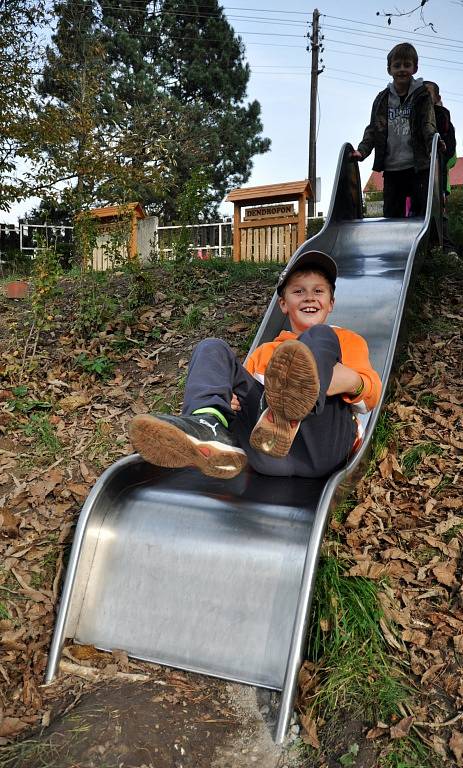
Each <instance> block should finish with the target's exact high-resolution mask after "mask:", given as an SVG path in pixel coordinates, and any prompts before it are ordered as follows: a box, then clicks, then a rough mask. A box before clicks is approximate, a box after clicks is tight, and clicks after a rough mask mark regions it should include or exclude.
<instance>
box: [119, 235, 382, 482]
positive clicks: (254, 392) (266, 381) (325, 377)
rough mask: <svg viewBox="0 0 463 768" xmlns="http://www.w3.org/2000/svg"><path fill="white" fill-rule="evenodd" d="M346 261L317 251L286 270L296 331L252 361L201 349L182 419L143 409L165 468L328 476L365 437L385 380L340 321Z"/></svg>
mask: <svg viewBox="0 0 463 768" xmlns="http://www.w3.org/2000/svg"><path fill="white" fill-rule="evenodd" d="M336 277H337V267H336V263H335V262H334V260H333V259H332V258H331V257H330V256H328V255H327V254H325V253H322V252H321V251H312V250H308V251H307V252H306V253H304V254H302V255H301V256H300V258H299V259H298V260H297V261H296V262H295V263H294V264H293V265H292V266H290V267H286V268H285V269H284V270H283V272H282V273H281V275H280V277H279V280H278V283H277V288H276V290H277V293H278V297H279V299H278V301H279V305H280V308H281V311H282V312H283V314H285V315H287V317H288V320H289V325H290V327H291V330H290V331H282V332H281V333H280V334H279V335H278V336H277V338H276V339H274V340H273V341H271V342H267V343H265V344H262V345H261V346H259V347H257V348H256V349H255V350H254V352H253V353H252V354H251V355H250V356H249V358H248V359H247V361H246V363H245V365H242V364H241V362H240V361H239V360H238V359H237V357H236V355H235V354H234V352H233V351H232V349H231V348H230V347H229V346H228V344H227V343H226V342H225V341H222V340H221V339H205V340H204V341H201V342H200V343H199V344H198V346H197V347H196V348H195V350H194V352H193V356H192V358H191V361H190V365H189V369H188V377H187V381H186V387H185V397H184V404H183V411H182V415H181V416H171V415H166V414H155V415H148V414H147V415H139V416H135V418H134V419H133V420H132V422H131V423H130V426H129V434H130V439H131V441H132V444H133V447H134V448H135V450H136V451H138V453H140V454H141V456H142V457H143V458H144V459H145V460H146V461H148V462H151V463H152V464H155V465H157V466H162V467H187V466H193V467H196V468H197V469H199V470H200V471H201V472H203V473H204V474H206V475H211V476H213V477H220V478H232V477H235V476H236V475H237V474H239V473H240V472H241V471H242V470H243V469H244V467H245V466H246V464H247V463H248V462H249V464H250V465H251V466H252V467H253V469H255V470H256V471H257V472H260V473H262V474H265V475H279V476H287V477H291V476H294V475H298V476H301V477H323V476H325V475H328V474H331V473H332V472H334V471H335V470H337V469H339V468H341V467H342V466H343V465H344V464H345V463H346V462H347V461H348V459H349V457H350V456H351V454H352V452H353V451H354V450H355V448H356V447H357V445H358V443H359V424H358V421H357V418H356V416H355V413H354V410H357V411H358V410H360V411H363V412H366V411H369V410H371V409H372V408H374V406H375V405H376V404H377V402H378V399H379V396H380V392H381V381H380V378H379V376H378V374H377V373H376V371H374V370H373V368H372V366H371V364H370V360H369V354H368V347H367V343H366V341H365V340H364V339H363V338H362V337H361V336H359V335H358V334H356V333H354V332H353V331H350V330H348V329H346V328H338V327H331V326H329V325H327V319H328V316H329V314H330V312H331V311H332V309H333V306H334V291H335V284H336Z"/></svg>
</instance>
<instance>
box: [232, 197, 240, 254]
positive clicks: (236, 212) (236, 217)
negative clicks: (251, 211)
mask: <svg viewBox="0 0 463 768" xmlns="http://www.w3.org/2000/svg"><path fill="white" fill-rule="evenodd" d="M240 224H241V205H240V203H235V205H234V208H233V261H241V231H240Z"/></svg>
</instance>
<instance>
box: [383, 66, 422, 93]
mask: <svg viewBox="0 0 463 768" xmlns="http://www.w3.org/2000/svg"><path fill="white" fill-rule="evenodd" d="M417 69H418V67H417V65H416V64H415V62H414V61H412V60H411V59H392V61H391V64H390V66H389V67H388V72H389V74H390V75H391V76H392V79H393V80H394V85H395V89H396V91H397V93H398V94H400V95H403V94H405V93H407V91H408V89H409V87H410V80H411V79H412V77H413V75H414V74H415V72H416V71H417Z"/></svg>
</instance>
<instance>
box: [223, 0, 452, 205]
mask: <svg viewBox="0 0 463 768" xmlns="http://www.w3.org/2000/svg"><path fill="white" fill-rule="evenodd" d="M418 5H419V2H418V0H399V3H397V0H393V2H391V4H390V5H387V4H386V5H383V4H382V0H378V2H377V1H376V0H354V2H351V3H346V2H344V1H343V0H323V2H322V3H321V4H320V5H319V6H318V10H319V11H320V14H321V16H320V28H321V34H322V35H324V40H323V45H324V48H325V50H324V52H323V53H322V54H321V56H322V58H323V64H324V66H325V70H324V72H323V74H321V75H320V77H319V81H318V82H319V104H318V105H317V112H318V139H317V176H320V177H321V188H322V198H321V202H320V203H319V204H318V206H317V208H318V210H319V211H323V212H325V213H326V211H327V208H328V203H329V199H330V194H331V187H332V183H333V176H334V172H335V169H336V163H337V158H338V154H339V150H340V148H341V146H342V144H343V143H344V142H346V141H349V142H351V143H352V144H354V145H355V146H357V144H358V143H359V141H360V139H361V138H362V135H363V131H364V129H365V126H366V125H367V123H368V122H369V118H370V111H371V105H372V102H373V99H374V97H375V96H376V94H377V93H378V92H379V91H380V90H382V89H383V88H384V87H385V86H386V85H387V83H388V82H389V76H388V74H387V70H386V55H387V53H388V51H390V50H391V48H393V46H394V45H396V44H397V43H401V42H405V41H408V42H411V43H413V45H414V46H415V48H416V49H417V52H418V57H419V62H418V72H417V74H416V77H420V76H422V77H423V78H424V79H426V80H434V81H436V82H437V83H438V84H439V86H440V91H441V95H442V100H443V103H444V105H445V106H446V107H447V108H448V109H450V112H451V115H452V122H453V124H454V125H455V129H456V133H457V154H461V152H462V140H463V84H462V83H463V2H460V1H459V0H428V2H427V4H426V5H425V6H424V9H423V10H424V22H425V23H431V24H432V25H433V28H434V30H435V32H433V30H432V29H431V27H429V26H428V27H423V21H422V20H421V18H420V14H419V12H415V13H414V14H412V15H411V16H409V17H407V16H403V17H401V18H392V21H391V25H390V26H388V24H387V19H386V18H385V17H384V16H377V15H376V12H377V11H379V12H380V13H383V12H397V6H398V8H399V10H400V11H407V10H411V9H412V8H415V7H416V6H418ZM314 7H315V6H313V7H311V6H308V5H307V4H306V2H303V0H285V2H281V0H260V1H259V2H256V0H229V2H226V3H224V8H225V11H226V13H227V16H228V19H229V21H230V23H231V24H232V25H233V27H234V29H235V32H236V33H237V34H239V35H240V36H241V38H242V40H243V42H244V44H245V46H246V53H247V60H248V62H249V64H250V67H251V72H252V74H251V79H250V83H249V88H248V95H249V98H250V99H257V100H258V101H259V102H260V104H261V107H262V120H263V124H264V134H265V135H266V136H268V137H269V138H270V139H271V140H272V148H271V151H270V152H268V153H267V154H265V155H261V156H259V157H257V158H255V160H254V170H253V173H252V176H251V178H250V180H249V182H247V184H246V186H254V185H258V184H273V183H276V182H282V181H295V180H298V179H303V178H306V177H307V174H308V132H309V104H310V63H311V62H310V57H311V54H310V53H309V52H308V51H307V50H306V47H307V44H308V39H307V37H306V35H307V32H308V31H309V30H311V27H310V26H309V22H311V21H312V14H313V10H314ZM413 30H416V31H415V32H414V31H413ZM372 164H373V155H370V157H368V158H367V159H366V160H364V161H363V163H361V164H360V169H361V174H362V181H363V183H365V182H366V181H367V179H368V176H369V175H370V173H371V169H372ZM230 208H231V206H230V204H227V209H226V210H227V211H228V210H229V209H230Z"/></svg>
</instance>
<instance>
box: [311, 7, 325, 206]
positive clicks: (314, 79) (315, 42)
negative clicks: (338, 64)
mask: <svg viewBox="0 0 463 768" xmlns="http://www.w3.org/2000/svg"><path fill="white" fill-rule="evenodd" d="M319 19H320V12H319V10H318V8H315V10H314V12H313V17H312V34H311V35H308V37H309V40H310V45H308V46H307V50H308V51H310V50H311V51H312V66H311V70H310V122H309V181H310V185H311V187H312V192H313V194H314V196H315V189H316V185H317V93H318V76H319V75H320V74H321V73H322V72H323V68H322V69H319V68H318V66H319V65H318V54H319V51H320V40H319V32H320V29H319ZM309 216H315V200H309Z"/></svg>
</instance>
